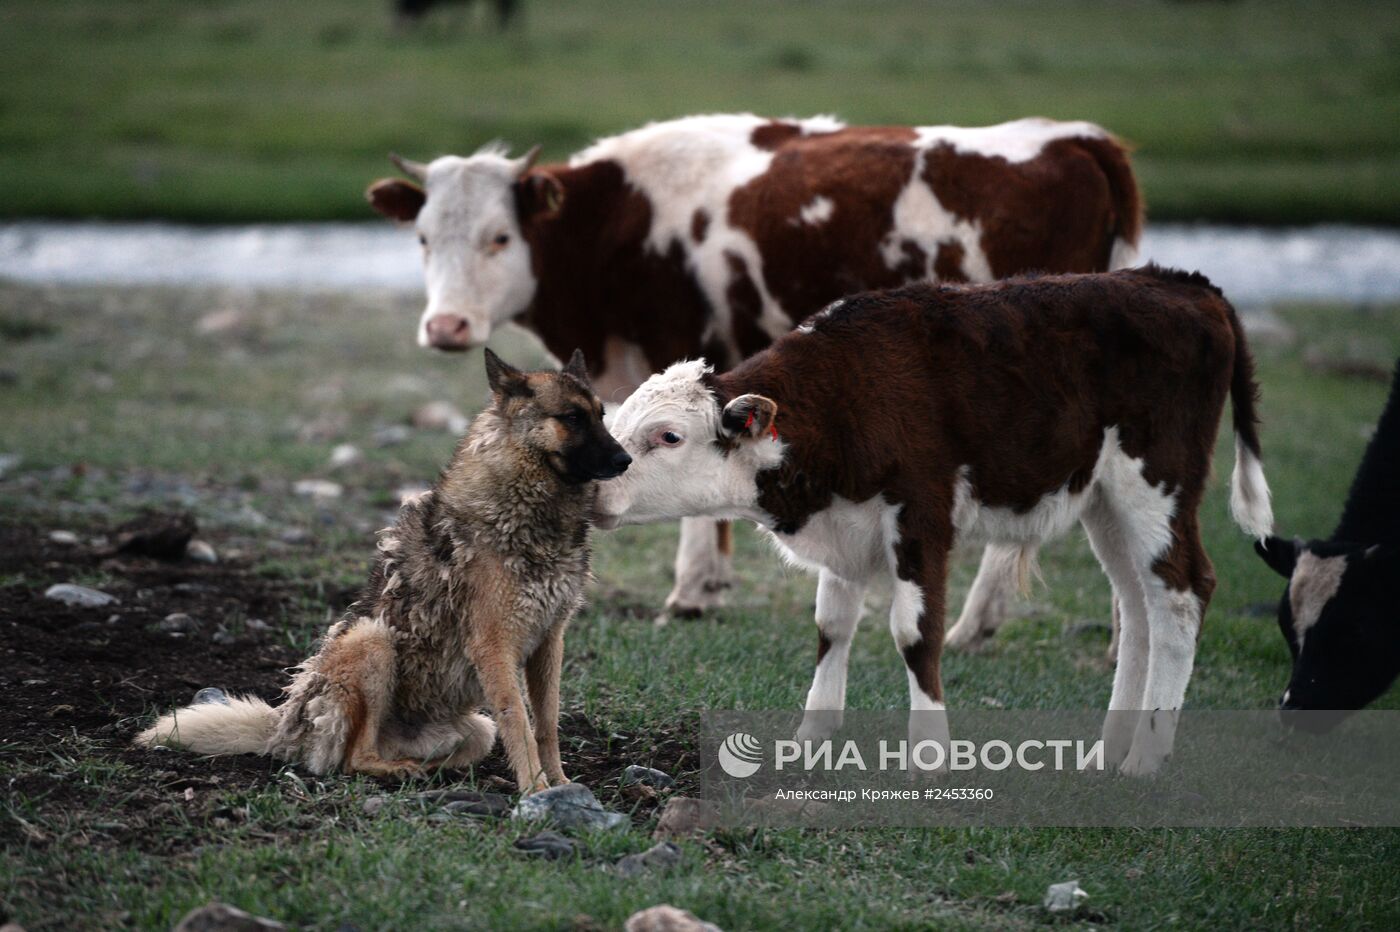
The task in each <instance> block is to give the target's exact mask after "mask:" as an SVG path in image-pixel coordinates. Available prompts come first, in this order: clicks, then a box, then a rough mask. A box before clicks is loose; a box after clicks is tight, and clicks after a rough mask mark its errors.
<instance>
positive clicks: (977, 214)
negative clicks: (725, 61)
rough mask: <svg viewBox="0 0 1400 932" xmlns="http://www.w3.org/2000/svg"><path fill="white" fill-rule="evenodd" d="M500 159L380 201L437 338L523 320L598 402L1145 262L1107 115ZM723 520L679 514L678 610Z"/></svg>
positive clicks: (733, 125)
mask: <svg viewBox="0 0 1400 932" xmlns="http://www.w3.org/2000/svg"><path fill="white" fill-rule="evenodd" d="M538 153H539V150H538V147H537V148H536V149H535V150H532V151H531V152H530V153H529V154H528V155H526V156H524V157H522V158H516V159H511V158H508V157H507V155H506V153H505V151H503V150H502V149H501V148H500V147H495V146H493V147H488V148H486V149H483V150H482V151H480V152H477V153H476V154H475V155H472V156H470V157H468V158H459V157H455V156H444V157H442V158H439V159H437V160H435V161H433V162H432V163H431V164H421V163H417V162H412V161H409V160H407V159H402V158H398V157H395V164H396V165H398V166H399V168H400V169H401V170H402V171H403V172H404V173H405V174H406V175H409V176H410V177H411V178H412V179H413V180H411V181H409V180H405V179H401V178H391V179H383V180H380V181H377V182H375V183H374V184H373V185H371V186H370V188H369V190H368V192H367V196H368V198H369V200H370V203H371V204H372V205H373V207H374V209H375V210H377V211H379V212H380V213H381V214H383V215H384V216H386V217H389V218H391V219H394V220H398V221H401V222H404V223H410V222H411V223H413V224H414V225H415V227H416V232H417V235H418V239H419V241H420V242H421V243H422V245H423V256H424V271H425V277H426V282H427V292H428V303H427V308H426V309H425V310H424V312H423V315H422V318H421V320H420V322H419V327H418V340H419V342H420V343H421V344H422V345H423V346H432V347H436V348H438V349H446V350H464V349H467V348H469V347H473V346H479V345H481V344H483V343H485V342H486V340H487V338H488V337H490V335H491V332H492V330H493V329H494V328H495V327H496V326H498V325H500V324H503V323H505V322H507V321H511V320H518V321H519V322H520V323H521V324H523V325H524V326H525V327H527V328H529V329H530V330H532V331H534V332H535V333H536V334H538V335H539V336H540V338H541V339H542V340H543V341H544V343H545V346H546V347H548V349H549V351H550V352H551V353H554V354H555V355H556V356H557V355H559V354H560V353H567V352H569V351H570V350H572V349H573V347H575V346H582V347H583V349H584V352H585V353H586V354H587V355H588V358H589V360H590V361H591V362H592V363H593V366H594V372H593V376H594V384H595V385H597V387H598V393H599V395H601V396H602V397H603V399H604V400H605V401H609V402H611V401H619V400H621V399H623V398H625V397H626V396H627V394H628V393H629V392H631V391H632V390H633V389H634V388H635V387H636V386H637V385H639V384H640V383H641V382H642V380H644V379H645V378H646V377H647V376H648V375H649V374H650V373H652V372H655V371H657V370H659V369H662V368H664V367H666V366H667V365H669V364H671V363H673V362H675V361H676V360H679V359H687V358H689V359H694V358H697V357H700V356H704V357H705V358H706V359H708V360H709V361H710V362H711V363H712V364H713V365H715V366H716V367H717V368H719V369H721V370H723V369H728V368H730V367H732V366H734V365H736V364H737V363H739V362H740V361H741V360H743V359H744V358H746V357H748V356H750V355H752V354H753V353H755V352H757V351H759V350H761V349H763V348H764V347H765V346H767V345H768V344H769V343H771V342H772V341H773V340H774V339H776V338H778V337H780V336H782V335H783V334H784V333H786V332H788V331H789V330H790V329H792V327H793V325H794V324H796V323H797V322H798V321H800V320H802V319H803V318H805V317H806V316H807V315H809V314H811V313H813V312H815V311H817V310H818V309H819V308H821V307H822V306H823V305H825V304H827V303H829V302H831V301H833V300H835V299H836V298H839V297H841V296H842V295H846V294H851V293H853V292H857V291H862V290H866V289H871V288H886V287H893V286H896V285H901V284H904V283H906V282H914V281H926V280H930V279H938V280H942V281H958V282H961V281H971V282H987V281H991V280H993V279H996V278H1003V277H1005V276H1008V275H1014V274H1016V273H1019V272H1025V271H1028V270H1043V271H1047V272H1092V271H1097V270H1103V269H1109V268H1118V267H1122V266H1124V265H1127V264H1130V263H1131V261H1132V259H1133V257H1134V256H1135V254H1136V244H1137V241H1138V233H1139V230H1140V228H1141V222H1142V204H1141V201H1140V199H1139V196H1138V189H1137V183H1136V181H1135V179H1134V177H1133V171H1132V167H1131V166H1130V164H1129V162H1128V155H1127V152H1126V150H1125V149H1124V147H1123V145H1122V144H1121V143H1120V142H1119V141H1118V140H1117V139H1115V138H1114V137H1113V136H1112V135H1111V134H1110V133H1108V132H1107V131H1105V130H1104V129H1102V128H1101V127H1098V126H1095V125H1094V124H1092V123H1082V122H1075V123H1063V122H1056V121H1052V120H1045V119H1039V118H1031V119H1024V120H1016V121H1013V122H1010V123H1003V124H1000V125H997V126H988V127H981V128H964V127H956V126H926V127H909V126H880V127H867V126H846V125H844V124H842V123H841V122H839V121H837V120H835V119H833V118H831V117H815V118H811V119H804V120H797V119H781V120H773V119H766V118H763V117H758V116H754V115H752V114H719V115H710V116H694V117H687V118H685V119H679V120H671V121H667V122H663V123H653V124H650V125H648V126H644V127H642V128H641V129H637V130H633V131H631V132H626V133H623V134H621V135H619V136H614V137H611V138H608V139H603V140H600V141H599V142H597V143H595V144H594V145H593V146H591V147H590V148H588V149H586V150H584V151H582V152H580V153H578V154H576V155H574V156H573V158H571V159H570V160H569V162H568V163H567V164H558V165H545V166H536V165H535V159H536V156H537V155H538ZM730 545H731V541H730V535H729V528H728V527H727V526H726V525H716V523H715V522H713V521H705V520H703V519H693V520H687V521H683V522H682V523H681V542H680V548H679V551H678V553H677V556H676V581H675V587H674V588H673V590H672V592H671V594H670V596H668V597H667V599H666V606H667V608H668V609H669V610H670V611H671V612H672V613H674V614H679V615H686V614H697V613H699V612H700V611H702V610H705V609H708V608H711V607H714V606H717V605H719V604H721V602H722V598H723V594H724V591H725V589H727V588H728V587H729V585H730V583H731V580H732V578H733V571H732V567H731V562H730V549H731V547H730ZM1019 559H1020V555H1019V554H1018V552H1017V551H1015V550H1008V549H1006V548H994V549H992V550H989V551H988V554H987V556H986V557H984V560H983V564H982V566H983V569H982V572H980V573H979V574H978V576H977V581H976V582H975V583H974V585H973V588H972V592H971V594H970V595H969V596H968V601H967V606H966V608H965V610H964V612H963V620H962V621H960V622H959V624H958V625H957V626H955V627H954V628H953V630H952V631H951V632H950V633H949V643H950V644H952V645H953V646H957V645H959V644H967V643H972V642H975V641H977V640H979V639H980V638H981V637H983V636H985V635H987V634H989V633H990V632H991V631H993V630H995V628H996V627H997V626H998V625H999V624H1000V623H1001V621H1002V620H1003V619H1004V618H1005V617H1006V607H1007V605H1008V603H1009V601H1010V594H1011V591H1012V590H1013V589H1014V584H1010V583H1008V582H1007V579H1008V578H1009V576H1010V574H1012V573H1013V571H1014V567H1015V566H1016V564H1017V562H1018V560H1019Z"/></svg>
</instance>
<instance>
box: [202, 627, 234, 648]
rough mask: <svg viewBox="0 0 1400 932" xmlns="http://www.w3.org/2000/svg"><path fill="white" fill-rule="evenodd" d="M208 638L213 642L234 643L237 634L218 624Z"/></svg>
mask: <svg viewBox="0 0 1400 932" xmlns="http://www.w3.org/2000/svg"><path fill="white" fill-rule="evenodd" d="M209 640H211V641H213V642H214V643H215V644H235V643H237V641H238V636H237V635H235V634H234V633H233V632H232V631H230V630H229V629H227V628H225V627H224V626H223V625H219V627H218V628H216V629H215V631H214V634H213V636H211V637H210V638H209Z"/></svg>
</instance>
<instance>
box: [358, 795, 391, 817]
mask: <svg viewBox="0 0 1400 932" xmlns="http://www.w3.org/2000/svg"><path fill="white" fill-rule="evenodd" d="M388 803H389V797H387V796H371V797H370V798H369V799H366V800H365V801H364V802H363V803H362V804H361V805H362V806H363V807H364V810H365V815H367V816H372V815H378V814H379V811H380V810H381V809H383V808H384V807H385V806H386V805H388Z"/></svg>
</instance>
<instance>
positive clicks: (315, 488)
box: [292, 479, 345, 499]
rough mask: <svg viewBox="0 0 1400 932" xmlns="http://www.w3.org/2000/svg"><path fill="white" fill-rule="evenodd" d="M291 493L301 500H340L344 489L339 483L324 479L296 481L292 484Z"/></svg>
mask: <svg viewBox="0 0 1400 932" xmlns="http://www.w3.org/2000/svg"><path fill="white" fill-rule="evenodd" d="M292 491H293V492H295V493H296V494H297V495H300V496H301V497H302V498H319V499H331V498H340V496H341V495H342V494H343V493H344V491H345V489H344V487H342V486H341V484H340V483H339V482H331V481H329V480H326V479H298V480H297V481H296V482H294V483H292Z"/></svg>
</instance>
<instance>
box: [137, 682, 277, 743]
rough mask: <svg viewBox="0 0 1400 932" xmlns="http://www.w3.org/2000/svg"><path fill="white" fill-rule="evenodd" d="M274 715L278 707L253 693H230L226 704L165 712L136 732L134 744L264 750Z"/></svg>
mask: <svg viewBox="0 0 1400 932" xmlns="http://www.w3.org/2000/svg"><path fill="white" fill-rule="evenodd" d="M277 718H278V716H277V710H276V709H274V708H273V707H272V706H270V705H268V704H267V703H266V702H263V701H262V700H261V699H258V698H257V697H255V696H230V697H229V699H228V704H227V705H225V704H223V703H219V702H206V703H201V704H200V705H191V706H186V707H185V708H183V709H176V710H175V711H173V712H167V713H166V714H164V715H162V716H161V717H160V718H159V719H157V720H156V723H155V724H154V725H152V726H151V727H150V728H147V729H146V730H145V731H143V732H141V734H139V735H137V736H136V744H138V745H140V746H141V747H148V748H150V747H155V746H156V745H165V746H166V747H178V748H184V749H186V750H189V751H194V752H195V753H197V754H210V755H224V754H264V753H266V752H267V745H268V741H269V739H271V737H272V733H273V732H274V731H275V730H276V728H277Z"/></svg>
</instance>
